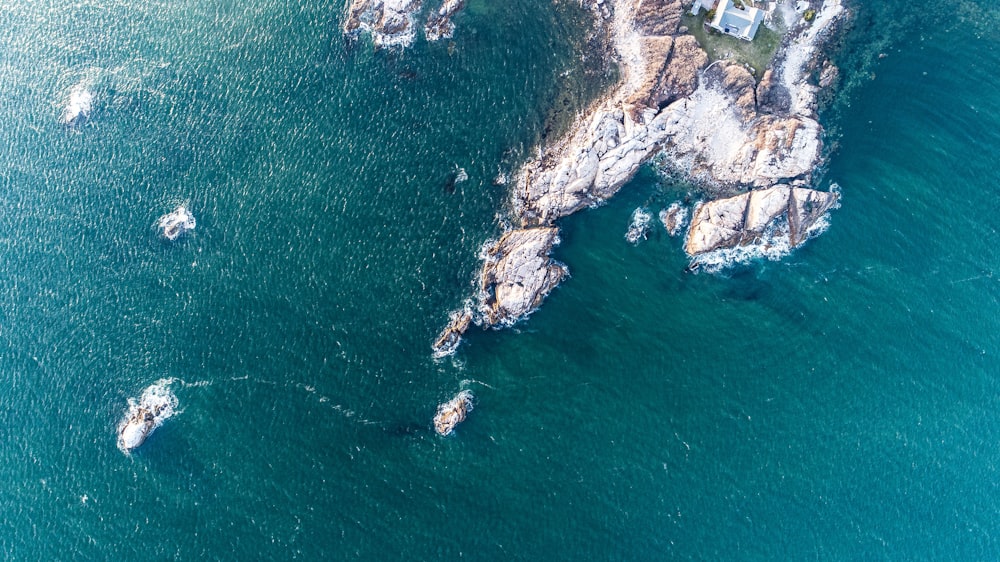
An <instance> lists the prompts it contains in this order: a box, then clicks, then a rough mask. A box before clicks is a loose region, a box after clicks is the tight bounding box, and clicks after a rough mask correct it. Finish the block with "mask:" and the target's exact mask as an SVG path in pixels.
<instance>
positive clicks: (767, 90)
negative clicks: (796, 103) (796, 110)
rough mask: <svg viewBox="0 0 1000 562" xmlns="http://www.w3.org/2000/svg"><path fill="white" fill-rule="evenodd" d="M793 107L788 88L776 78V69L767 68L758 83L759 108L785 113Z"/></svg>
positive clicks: (763, 110) (764, 110) (768, 111)
mask: <svg viewBox="0 0 1000 562" xmlns="http://www.w3.org/2000/svg"><path fill="white" fill-rule="evenodd" d="M791 107H792V96H791V94H789V93H788V89H787V88H785V86H784V85H783V84H782V83H781V82H779V81H778V80H776V79H775V76H774V69H771V68H769V69H767V70H765V71H764V75H763V76H762V77H761V79H760V82H759V83H758V84H757V108H758V110H760V111H762V112H766V113H775V114H779V113H785V112H787V111H788V110H789V109H790V108H791Z"/></svg>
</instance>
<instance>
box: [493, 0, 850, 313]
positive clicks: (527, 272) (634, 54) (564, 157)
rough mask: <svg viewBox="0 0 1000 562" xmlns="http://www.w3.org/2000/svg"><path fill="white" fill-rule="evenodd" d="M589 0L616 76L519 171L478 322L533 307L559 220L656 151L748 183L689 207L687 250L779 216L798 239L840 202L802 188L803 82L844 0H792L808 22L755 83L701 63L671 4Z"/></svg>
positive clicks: (671, 221) (813, 161) (808, 155)
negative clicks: (601, 20)
mask: <svg viewBox="0 0 1000 562" xmlns="http://www.w3.org/2000/svg"><path fill="white" fill-rule="evenodd" d="M598 5H599V6H600V10H597V9H596V8H595V12H596V13H600V14H602V15H604V16H606V17H609V20H608V22H609V23H608V25H609V27H610V36H611V37H612V41H613V45H614V49H615V55H616V56H617V61H618V63H619V68H620V69H621V74H622V80H621V82H620V83H619V85H618V86H617V87H616V88H615V89H614V90H613V91H612V92H610V93H609V95H608V96H607V97H605V98H603V99H601V100H598V101H597V102H595V103H594V104H593V106H592V107H591V108H589V110H588V111H586V112H585V113H584V114H582V115H581V116H580V118H579V119H578V120H577V123H576V124H575V125H574V126H573V127H572V128H571V129H570V132H569V133H568V134H567V135H566V137H565V138H564V139H563V140H562V141H560V142H557V143H555V144H553V145H549V146H544V147H540V148H539V156H538V158H536V159H535V160H533V161H530V162H528V163H526V164H525V165H524V166H523V168H522V169H521V171H520V172H519V173H518V174H517V176H516V178H515V186H514V188H513V190H512V191H513V193H512V198H513V202H512V203H513V204H512V207H513V209H514V215H515V216H514V217H513V219H514V222H515V224H517V225H518V227H519V228H518V229H516V230H512V231H510V232H508V233H507V234H505V235H504V237H503V238H502V239H501V241H500V242H499V243H498V244H497V245H496V246H494V247H493V248H492V249H491V250H490V252H488V258H487V260H486V261H485V263H484V266H483V270H482V273H481V276H480V277H481V281H482V286H483V289H484V291H483V294H484V295H485V296H484V298H483V299H482V303H481V307H480V308H481V310H482V312H483V317H482V319H481V323H483V324H485V325H488V326H494V325H498V324H508V323H510V322H513V321H514V320H516V319H518V318H520V317H522V316H523V315H524V314H526V313H527V312H529V311H530V310H532V309H534V308H535V307H536V306H538V304H539V303H540V302H541V300H542V299H543V298H544V297H545V295H546V294H548V292H549V291H551V289H552V287H554V286H555V285H556V284H557V283H558V282H559V280H561V279H562V278H563V277H564V276H565V275H566V274H567V272H566V269H565V267H564V266H562V265H559V264H555V263H554V262H553V261H552V260H551V259H550V258H549V257H548V252H549V249H550V248H551V245H552V243H554V242H553V241H554V240H556V239H557V234H558V231H557V230H556V228H555V227H554V224H555V221H556V220H558V219H559V218H561V217H564V216H567V215H569V214H572V213H575V212H577V211H579V210H581V209H584V208H586V207H590V206H594V205H598V204H600V203H602V202H603V201H605V200H607V199H608V198H610V197H612V196H613V195H615V193H616V192H617V191H618V190H619V189H620V188H621V186H622V185H624V184H625V183H626V182H627V181H629V180H630V179H631V178H632V177H633V176H634V175H635V173H636V171H638V169H639V167H640V166H641V165H642V164H643V163H645V162H646V161H648V160H649V159H650V158H651V157H653V156H654V155H656V154H657V153H660V152H665V153H666V154H667V156H668V158H667V161H668V162H670V164H671V165H672V166H673V167H674V168H676V169H677V170H678V171H681V172H684V173H686V174H687V175H688V176H689V177H690V178H691V179H693V180H695V181H697V182H700V183H702V184H703V185H705V186H711V187H713V188H715V189H716V190H723V189H725V190H729V191H731V192H732V191H737V190H746V189H752V190H754V191H752V192H750V193H745V194H744V195H742V196H738V197H737V198H735V199H733V200H723V201H719V202H717V204H713V203H708V204H705V205H703V206H702V207H701V208H699V209H698V212H699V213H701V214H700V215H699V216H698V217H695V218H693V219H692V226H691V230H690V233H689V236H688V240H687V247H688V248H689V253H691V254H692V255H697V254H699V253H702V252H708V251H710V250H708V249H707V248H712V247H715V248H721V247H727V246H729V245H737V246H738V245H740V244H742V243H745V242H746V241H747V240H749V239H752V238H753V237H754V236H755V235H756V234H757V233H758V229H759V228H761V226H760V225H767V224H773V223H774V221H775V220H779V219H777V218H776V216H779V215H780V216H783V217H785V218H786V222H787V226H788V230H789V232H788V238H789V240H790V242H791V245H793V246H794V245H795V244H798V243H800V242H801V241H802V240H803V239H804V238H805V237H806V236H807V233H808V232H809V230H810V227H811V226H812V225H813V224H814V223H815V222H816V221H817V220H818V219H819V217H821V216H822V215H823V214H824V213H825V211H826V210H827V209H829V208H830V206H832V205H833V204H834V203H835V202H836V195H829V194H825V195H824V194H821V192H813V191H810V190H801V192H800V191H799V188H803V187H806V186H808V185H809V184H810V182H811V180H812V173H813V171H814V170H815V169H816V167H817V165H818V164H819V162H820V159H821V155H822V133H823V130H822V127H821V126H820V125H819V123H818V121H817V120H816V93H817V91H818V86H817V85H816V84H814V83H813V81H814V78H815V75H816V74H817V73H816V72H815V71H816V70H817V69H818V68H820V65H821V64H822V58H823V57H822V56H821V52H820V47H821V46H822V45H823V43H824V41H825V40H826V38H828V37H829V35H830V33H831V30H832V29H834V28H835V27H836V24H837V22H838V21H839V20H840V18H841V16H842V14H843V13H844V9H843V7H842V5H841V0H803V2H799V3H798V4H797V6H798V8H797V9H800V10H804V9H805V8H803V7H802V6H811V9H813V10H814V11H815V18H814V20H813V21H812V22H806V21H804V18H803V19H802V20H801V21H799V22H798V23H797V24H796V25H794V26H793V27H792V29H791V30H790V31H789V33H788V34H787V35H786V38H785V39H784V42H783V44H782V46H781V48H780V49H779V55H778V56H777V57H776V59H775V62H774V63H773V64H772V65H771V67H770V68H768V69H767V70H766V72H765V73H764V74H763V76H762V79H761V80H760V82H759V83H758V82H757V81H756V80H755V79H754V76H753V74H752V73H751V71H750V70H749V69H747V68H745V67H743V66H741V65H738V64H736V63H733V62H726V61H719V62H716V63H712V64H711V65H709V64H708V56H707V55H706V53H705V51H704V50H702V48H701V47H700V46H699V45H698V43H697V41H696V40H695V38H694V37H693V36H691V35H689V34H687V33H686V30H685V32H682V31H681V28H680V27H679V25H680V20H681V15H682V14H683V7H682V6H681V3H680V2H679V1H677V0H604V1H598V2H597V3H596V5H595V6H598ZM800 16H801V14H800ZM823 74H825V75H826V76H828V77H830V76H834V71H833V70H829V69H826V70H824V72H823ZM828 81H829V80H828ZM782 194H785V195H782ZM782 197H785V199H784V202H782ZM800 205H801V206H800ZM800 209H805V211H801V210H800ZM818 209H822V212H819V213H818V214H817V213H816V211H817V210H818ZM678 213H679V211H677V213H674V214H671V213H668V214H667V215H665V216H664V217H663V222H664V224H665V226H667V228H668V230H669V231H671V232H676V229H677V228H679V227H677V226H676V225H677V224H678V223H679V222H682V221H683V218H682V216H681V215H680V214H678ZM775 213H777V215H776V214H775ZM695 219H697V220H695ZM748 221H749V222H748ZM763 228H765V229H766V228H768V227H766V226H765V227H763Z"/></svg>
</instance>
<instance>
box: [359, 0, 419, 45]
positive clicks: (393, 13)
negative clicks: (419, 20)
mask: <svg viewBox="0 0 1000 562" xmlns="http://www.w3.org/2000/svg"><path fill="white" fill-rule="evenodd" d="M419 10H420V0H351V2H350V4H349V5H348V8H347V17H346V18H345V20H344V33H348V34H352V33H357V32H359V31H367V32H368V33H370V34H371V36H372V41H373V42H374V43H375V44H376V45H378V46H380V47H391V46H403V47H405V46H407V45H409V44H410V43H412V42H413V38H414V25H415V23H414V18H415V17H416V13H417V11H419Z"/></svg>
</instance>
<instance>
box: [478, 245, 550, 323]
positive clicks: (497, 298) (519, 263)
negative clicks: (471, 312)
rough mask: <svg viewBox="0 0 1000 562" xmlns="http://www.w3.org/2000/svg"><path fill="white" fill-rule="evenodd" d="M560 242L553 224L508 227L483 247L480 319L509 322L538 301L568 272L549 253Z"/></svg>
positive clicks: (530, 308)
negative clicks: (503, 232)
mask: <svg viewBox="0 0 1000 562" xmlns="http://www.w3.org/2000/svg"><path fill="white" fill-rule="evenodd" d="M558 242H559V230H558V229H557V228H555V227H541V228H525V229H518V230H511V231H508V232H507V233H506V234H504V235H503V236H502V237H501V238H500V240H499V241H498V242H497V243H496V244H493V245H492V246H490V247H489V248H488V249H487V250H486V260H485V263H484V264H483V269H482V272H481V273H480V288H481V289H482V292H483V295H484V296H483V299H482V303H481V310H482V312H483V321H484V322H485V323H486V324H487V325H490V326H495V325H501V324H511V323H513V322H515V321H517V320H518V319H520V318H521V317H523V316H525V315H527V314H528V313H529V312H531V311H532V310H534V309H535V308H536V307H538V305H539V304H541V302H542V299H544V298H545V297H546V295H548V294H549V292H551V291H552V289H553V288H555V287H556V285H558V284H559V282H560V281H562V280H563V278H564V277H565V276H566V275H567V274H568V273H569V272H568V270H567V269H566V266H564V265H562V264H560V263H558V262H556V261H555V260H553V259H552V258H550V257H549V252H550V251H551V250H552V247H553V246H554V245H555V244H557V243H558Z"/></svg>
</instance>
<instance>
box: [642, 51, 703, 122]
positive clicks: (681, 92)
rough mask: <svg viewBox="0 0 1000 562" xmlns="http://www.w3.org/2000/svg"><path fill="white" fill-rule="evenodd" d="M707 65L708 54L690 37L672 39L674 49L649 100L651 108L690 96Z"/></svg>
mask: <svg viewBox="0 0 1000 562" xmlns="http://www.w3.org/2000/svg"><path fill="white" fill-rule="evenodd" d="M707 65H708V54H706V53H705V50H704V49H702V48H701V46H700V45H698V40H697V39H695V38H694V36H691V35H681V36H678V37H676V38H675V39H674V48H673V51H671V53H670V61H669V62H668V63H667V66H666V68H665V69H664V71H663V75H662V76H661V77H660V80H659V83H658V84H657V86H656V89H655V90H654V91H653V92H652V93H651V95H650V99H651V100H652V101H653V103H652V104H651V105H652V106H653V107H657V108H658V107H659V106H662V105H664V104H668V103H670V102H673V101H674V100H677V99H680V98H685V97H687V96H690V95H691V94H692V93H694V91H695V90H696V89H697V88H698V74H699V73H700V72H701V71H702V69H704V68H705V66H707Z"/></svg>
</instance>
